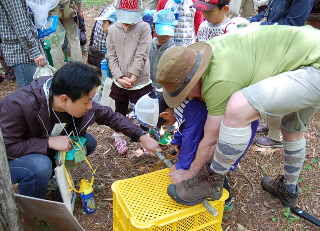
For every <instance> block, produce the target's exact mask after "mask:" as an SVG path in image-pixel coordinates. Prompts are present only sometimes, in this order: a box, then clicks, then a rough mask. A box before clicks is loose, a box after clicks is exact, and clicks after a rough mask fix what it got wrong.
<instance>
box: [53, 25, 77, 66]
mask: <svg viewBox="0 0 320 231" xmlns="http://www.w3.org/2000/svg"><path fill="white" fill-rule="evenodd" d="M60 22H61V24H62V26H63V27H64V29H65V31H66V37H67V39H68V43H69V48H70V53H71V57H70V59H71V60H72V61H79V62H82V52H81V47H80V39H79V29H78V27H77V24H76V22H75V21H74V20H73V19H70V20H63V21H62V20H60ZM51 56H52V61H53V65H54V67H55V68H56V69H57V70H59V69H60V68H61V67H62V66H63V65H64V52H63V51H62V45H59V46H57V47H54V48H52V49H51Z"/></svg>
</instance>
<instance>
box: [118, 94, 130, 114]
mask: <svg viewBox="0 0 320 231" xmlns="http://www.w3.org/2000/svg"><path fill="white" fill-rule="evenodd" d="M128 103H129V98H127V100H121V101H118V100H116V101H115V104H116V110H115V112H119V113H120V114H122V115H123V116H126V114H127V111H128Z"/></svg>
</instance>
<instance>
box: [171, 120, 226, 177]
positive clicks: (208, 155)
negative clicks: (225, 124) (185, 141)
mask: <svg viewBox="0 0 320 231" xmlns="http://www.w3.org/2000/svg"><path fill="white" fill-rule="evenodd" d="M223 117H224V116H223V115H222V116H211V115H208V116H207V120H206V124H205V126H204V136H203V139H202V140H201V141H200V144H199V147H198V150H197V154H196V157H195V159H194V160H193V162H192V163H191V166H190V169H189V170H181V169H180V170H177V171H174V172H172V173H170V174H169V176H170V180H171V182H172V183H178V182H181V181H183V180H187V179H190V178H192V177H194V176H196V175H198V174H199V173H200V172H201V169H202V168H203V166H204V165H205V164H206V163H207V162H211V161H212V159H213V155H214V151H215V149H216V145H217V142H218V139H219V129H220V124H221V121H222V119H223Z"/></svg>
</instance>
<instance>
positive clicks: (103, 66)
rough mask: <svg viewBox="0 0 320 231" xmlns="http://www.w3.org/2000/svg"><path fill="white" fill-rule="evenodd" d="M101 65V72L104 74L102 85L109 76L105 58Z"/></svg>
mask: <svg viewBox="0 0 320 231" xmlns="http://www.w3.org/2000/svg"><path fill="white" fill-rule="evenodd" d="M100 65H101V74H102V86H103V84H104V82H105V81H106V78H107V77H108V66H107V62H106V60H105V59H103V60H102V61H101V63H100Z"/></svg>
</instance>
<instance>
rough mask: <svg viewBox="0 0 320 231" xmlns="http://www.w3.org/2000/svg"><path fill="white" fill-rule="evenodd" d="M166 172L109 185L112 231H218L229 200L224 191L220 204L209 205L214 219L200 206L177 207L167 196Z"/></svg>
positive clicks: (167, 182) (168, 181) (168, 180)
mask: <svg viewBox="0 0 320 231" xmlns="http://www.w3.org/2000/svg"><path fill="white" fill-rule="evenodd" d="M168 173H169V169H168V168H167V169H163V170H160V171H156V172H152V173H148V174H145V175H141V176H137V177H134V178H129V179H125V180H119V181H116V182H114V183H113V184H112V186H111V188H112V191H113V230H115V231H138V230H139V231H191V230H201V231H220V230H222V229H221V222H222V217H223V209H224V207H223V205H224V202H225V200H226V199H227V198H228V197H229V193H228V191H226V190H225V189H224V190H223V195H222V197H221V199H220V200H217V201H210V202H209V203H210V204H211V205H212V206H213V207H214V208H215V209H216V210H217V211H218V212H219V215H218V216H217V217H214V216H213V215H212V214H211V213H209V212H208V211H207V210H206V209H205V208H204V206H203V205H202V204H198V205H195V206H185V205H180V204H178V203H176V202H175V201H173V200H172V199H171V198H170V197H169V195H168V194H167V187H168V185H169V184H171V182H170V178H169V176H168Z"/></svg>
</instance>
